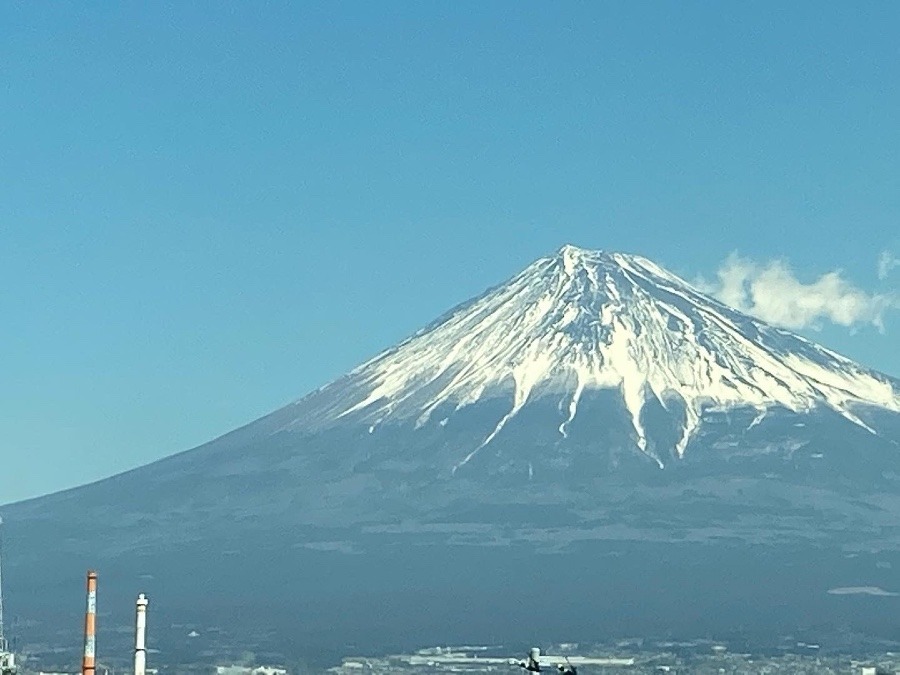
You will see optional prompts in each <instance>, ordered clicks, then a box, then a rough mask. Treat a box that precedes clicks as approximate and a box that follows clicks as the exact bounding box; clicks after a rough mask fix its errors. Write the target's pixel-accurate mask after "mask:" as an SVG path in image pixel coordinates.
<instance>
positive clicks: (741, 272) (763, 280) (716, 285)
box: [699, 253, 900, 330]
mask: <svg viewBox="0 0 900 675" xmlns="http://www.w3.org/2000/svg"><path fill="white" fill-rule="evenodd" d="M884 267H885V264H884V263H883V262H881V263H879V270H882V269H883V268H884ZM699 285H700V287H701V288H702V289H703V290H704V291H706V292H707V293H710V294H711V295H714V296H715V297H717V298H718V299H719V300H721V301H722V302H724V303H725V304H726V305H729V306H730V307H734V308H735V309H738V310H740V311H742V312H745V313H747V314H751V315H753V316H755V317H757V318H759V319H762V320H763V321H766V322H767V323H772V324H775V325H778V326H782V327H784V328H791V329H795V330H798V329H805V328H813V329H817V328H819V327H821V325H822V324H823V323H826V322H827V323H833V324H836V325H839V326H846V327H855V326H860V325H871V326H875V327H876V328H878V329H879V330H884V317H885V315H886V314H887V313H889V312H891V311H893V310H897V309H900V298H898V297H897V296H896V295H895V294H886V293H868V292H866V291H865V290H863V289H861V288H859V287H857V286H855V285H854V284H853V283H851V282H850V281H848V280H847V279H846V278H844V276H843V274H842V273H841V271H840V270H835V271H831V272H826V273H825V274H823V275H822V276H820V277H819V278H818V279H816V280H814V281H812V282H810V283H804V282H803V281H801V280H800V279H798V278H797V276H796V275H795V274H794V271H793V270H792V269H791V267H790V265H789V264H788V263H787V262H786V261H784V260H771V261H769V262H766V263H757V262H754V261H752V260H750V259H748V258H745V257H743V256H740V255H738V254H737V253H732V254H731V255H730V256H728V258H727V259H726V260H725V262H724V263H723V264H722V266H721V267H720V268H719V270H718V272H716V280H715V281H714V282H708V281H705V280H700V282H699Z"/></svg>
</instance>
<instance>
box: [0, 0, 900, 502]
mask: <svg viewBox="0 0 900 675" xmlns="http://www.w3.org/2000/svg"><path fill="white" fill-rule="evenodd" d="M781 4H783V3H766V2H757V3H745V4H743V5H738V4H737V3H720V2H677V3H676V2H634V1H628V2H605V3H596V2H584V3H546V2H539V3H530V2H492V3H478V2H424V3H417V4H413V3H391V2H379V3H371V2H345V3H339V4H338V3H321V4H317V3H312V2H310V3H287V2H285V3H262V2H247V3H213V2H204V3H197V2H173V3H163V2H155V3H137V2H135V3H127V2H126V3H80V2H79V3H62V2H57V3H31V2H22V3H13V2H9V3H4V4H2V5H0V62H2V63H3V64H4V65H3V78H2V93H0V152H2V159H3V161H2V162H0V284H2V288H3V292H2V293H0V316H2V324H0V345H2V348H0V372H2V377H0V456H2V458H3V464H2V469H0V471H2V472H3V474H4V475H3V477H2V480H0V503H4V502H8V501H12V500H16V499H20V498H24V497H27V496H32V495H37V494H40V493H43V492H48V491H52V490H56V489H59V488H63V487H67V486H72V485H76V484H80V483H82V482H85V481H88V480H94V479H97V478H100V477H102V476H105V475H109V474H112V473H115V472H118V471H120V470H123V469H126V468H129V467H132V466H136V465H139V464H142V463H145V462H147V461H151V460H153V459H156V458H159V457H162V456H165V455H168V454H171V453H173V452H176V451H179V450H184V449H187V448H190V447H192V446H195V445H197V444H199V443H202V442H204V441H206V440H209V439H210V438H212V437H213V436H216V435H218V434H221V433H224V432H226V431H228V430H230V429H231V428H233V427H235V426H238V425H240V424H242V423H245V422H248V421H250V420H252V419H254V418H255V417H257V416H259V415H262V414H264V413H266V412H268V411H270V410H272V409H274V408H276V407H278V406H280V405H282V404H284V403H286V402H288V401H290V400H293V399H296V398H298V397H300V396H301V395H302V394H304V393H306V392H308V391H309V390H311V389H313V388H315V387H317V386H319V385H321V384H323V383H325V382H327V381H328V380H330V379H332V378H334V377H336V376H338V375H339V374H341V373H342V372H344V371H346V370H348V369H349V368H351V367H352V366H354V365H356V364H357V363H359V362H360V361H362V360H364V359H366V358H367V357H369V356H371V355H373V354H374V353H375V352H377V351H379V350H380V349H382V348H383V347H385V346H387V345H390V344H392V343H394V342H395V341H397V340H398V339H400V338H401V337H403V336H405V335H407V334H408V333H410V332H412V331H413V330H415V329H417V328H418V327H420V326H421V325H422V324H424V323H426V322H428V321H429V320H431V319H432V318H434V317H435V316H436V315H438V314H440V313H441V312H443V311H444V310H446V309H447V308H449V307H450V306H452V305H453V304H455V303H457V302H459V301H461V300H464V299H466V298H467V297H469V296H471V295H473V294H475V293H478V292H480V291H481V290H483V289H484V288H485V287H487V286H489V285H492V284H494V283H497V282H499V281H501V280H502V279H504V278H506V277H507V276H509V275H510V274H512V273H514V272H516V271H518V270H519V269H520V268H521V267H523V266H524V265H526V264H527V263H529V262H530V261H532V260H533V259H535V258H537V257H540V256H542V255H545V254H547V253H549V252H551V251H553V250H555V249H556V248H558V247H559V246H560V245H561V244H563V243H566V242H571V243H574V244H577V245H580V246H584V247H589V248H602V249H607V250H622V251H628V252H634V253H640V254H643V255H646V256H648V257H650V258H653V259H654V260H656V261H658V262H660V263H661V264H663V265H665V266H667V267H669V268H670V269H672V270H673V271H675V272H677V273H680V274H682V275H683V276H686V277H688V278H696V277H698V276H703V277H705V278H707V279H714V278H715V276H716V271H717V270H718V269H720V268H721V266H722V265H723V264H724V261H726V259H728V257H729V255H731V254H732V253H734V252H738V253H739V255H740V256H742V257H743V258H744V259H746V260H749V261H753V262H754V263H755V264H758V265H761V266H765V265H767V264H768V263H769V262H770V261H772V260H779V259H783V260H787V261H788V262H789V263H790V267H791V270H792V274H795V275H796V277H797V279H799V280H800V281H801V282H803V283H812V282H814V281H815V280H816V279H818V278H819V277H820V276H821V275H823V274H826V273H828V272H831V271H834V270H841V274H842V278H843V279H845V280H846V281H847V283H849V284H852V285H854V286H855V287H856V288H857V289H859V290H860V291H861V292H864V293H866V294H881V295H886V294H889V293H892V292H896V291H897V290H898V289H900V270H898V269H896V268H895V269H893V270H891V272H890V273H888V274H887V275H883V276H885V278H883V279H879V277H878V274H877V269H876V261H877V259H878V257H879V255H881V254H882V253H883V252H885V251H886V252H887V253H888V254H898V253H900V125H898V124H897V118H898V115H900V92H898V89H900V84H898V78H897V77H896V73H897V67H898V65H900V46H898V45H900V43H898V41H897V39H896V26H897V25H900V4H898V3H890V2H872V3H846V2H843V3H829V2H815V3H813V2H807V3H790V6H786V7H785V6H779V5H781ZM804 332H805V333H806V334H807V335H810V336H812V337H813V338H814V339H816V340H819V341H821V342H824V343H825V344H827V345H829V346H831V347H833V348H835V349H837V350H839V351H842V352H844V353H846V354H848V355H850V356H852V357H853V358H856V359H858V360H860V361H861V362H863V363H864V364H866V365H869V366H872V367H875V368H877V369H880V370H883V371H885V372H888V373H891V374H893V375H897V376H900V355H898V350H897V344H898V335H900V321H898V320H897V315H896V312H893V311H890V310H889V311H886V312H885V315H884V331H883V332H880V331H879V330H877V329H876V328H874V327H872V326H870V325H866V324H865V322H863V324H862V325H858V326H853V327H851V328H848V327H844V326H833V325H830V324H829V323H828V322H827V321H825V322H821V328H820V329H819V330H815V329H812V328H810V329H807V330H805V331H804ZM7 476H9V477H7Z"/></svg>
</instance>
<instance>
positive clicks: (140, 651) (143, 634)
mask: <svg viewBox="0 0 900 675" xmlns="http://www.w3.org/2000/svg"><path fill="white" fill-rule="evenodd" d="M148 604H150V601H149V600H147V596H146V595H144V594H143V593H141V594H140V595H139V596H138V599H137V603H136V607H137V616H136V619H135V628H134V675H146V672H147V605H148Z"/></svg>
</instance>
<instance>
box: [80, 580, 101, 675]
mask: <svg viewBox="0 0 900 675" xmlns="http://www.w3.org/2000/svg"><path fill="white" fill-rule="evenodd" d="M96 651H97V573H96V572H94V571H93V570H91V571H89V572H88V573H87V611H86V612H85V613H84V658H83V659H82V660H81V675H94V671H95V657H96Z"/></svg>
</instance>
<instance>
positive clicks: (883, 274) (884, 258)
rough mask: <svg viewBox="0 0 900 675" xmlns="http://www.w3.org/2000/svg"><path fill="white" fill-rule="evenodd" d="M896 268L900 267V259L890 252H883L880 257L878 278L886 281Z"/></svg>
mask: <svg viewBox="0 0 900 675" xmlns="http://www.w3.org/2000/svg"><path fill="white" fill-rule="evenodd" d="M895 267H900V258H898V257H897V256H895V255H894V254H893V253H891V252H890V251H882V252H881V254H880V255H879V256H878V278H879V279H881V280H882V281H884V280H885V279H887V278H888V276H889V275H890V273H891V272H892V271H893V269H894V268H895Z"/></svg>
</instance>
